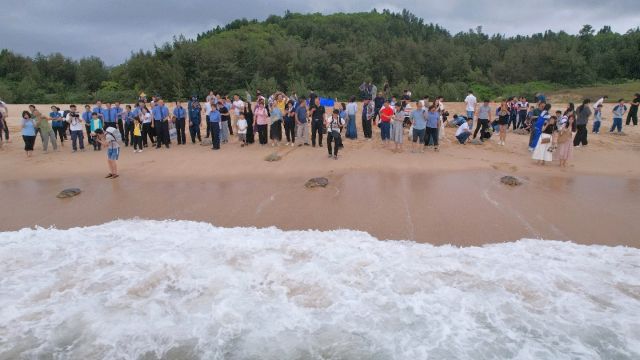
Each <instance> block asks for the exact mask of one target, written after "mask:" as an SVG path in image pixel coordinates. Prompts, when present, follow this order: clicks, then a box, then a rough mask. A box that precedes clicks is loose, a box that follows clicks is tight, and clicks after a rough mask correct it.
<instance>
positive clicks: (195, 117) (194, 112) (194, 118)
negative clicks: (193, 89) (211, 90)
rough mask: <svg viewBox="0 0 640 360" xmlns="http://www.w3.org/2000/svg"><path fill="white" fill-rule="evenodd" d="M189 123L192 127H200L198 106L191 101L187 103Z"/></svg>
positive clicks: (199, 108)
mask: <svg viewBox="0 0 640 360" xmlns="http://www.w3.org/2000/svg"><path fill="white" fill-rule="evenodd" d="M188 107H189V121H191V122H192V123H193V125H200V110H201V107H200V104H199V103H197V102H195V101H193V102H191V101H189V105H188Z"/></svg>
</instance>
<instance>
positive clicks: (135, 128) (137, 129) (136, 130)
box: [133, 124, 142, 136]
mask: <svg viewBox="0 0 640 360" xmlns="http://www.w3.org/2000/svg"><path fill="white" fill-rule="evenodd" d="M133 136H142V131H140V124H135V125H133Z"/></svg>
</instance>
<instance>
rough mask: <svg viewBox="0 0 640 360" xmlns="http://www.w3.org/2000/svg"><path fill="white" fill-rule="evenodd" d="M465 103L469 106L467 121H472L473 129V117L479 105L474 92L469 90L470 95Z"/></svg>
mask: <svg viewBox="0 0 640 360" xmlns="http://www.w3.org/2000/svg"><path fill="white" fill-rule="evenodd" d="M464 103H465V104H466V105H467V119H470V120H471V127H473V115H474V114H475V112H476V107H477V105H478V99H476V97H475V96H474V95H473V91H471V90H469V95H467V97H466V98H465V99H464Z"/></svg>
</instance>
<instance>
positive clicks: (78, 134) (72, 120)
mask: <svg viewBox="0 0 640 360" xmlns="http://www.w3.org/2000/svg"><path fill="white" fill-rule="evenodd" d="M69 108H70V109H71V111H69V113H68V114H67V119H66V122H67V123H68V124H69V130H70V131H71V147H72V148H73V152H76V151H78V143H79V145H80V151H84V136H83V133H82V130H84V129H83V128H84V124H83V121H82V118H81V117H80V113H78V112H77V111H76V110H77V109H76V106H75V105H71V106H69Z"/></svg>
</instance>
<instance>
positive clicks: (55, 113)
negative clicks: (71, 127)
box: [49, 105, 65, 146]
mask: <svg viewBox="0 0 640 360" xmlns="http://www.w3.org/2000/svg"><path fill="white" fill-rule="evenodd" d="M49 117H50V118H51V129H53V134H54V137H58V136H59V137H60V146H64V129H65V125H64V119H63V118H62V115H61V114H60V108H59V107H57V106H55V105H54V106H52V107H51V112H50V113H49Z"/></svg>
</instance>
